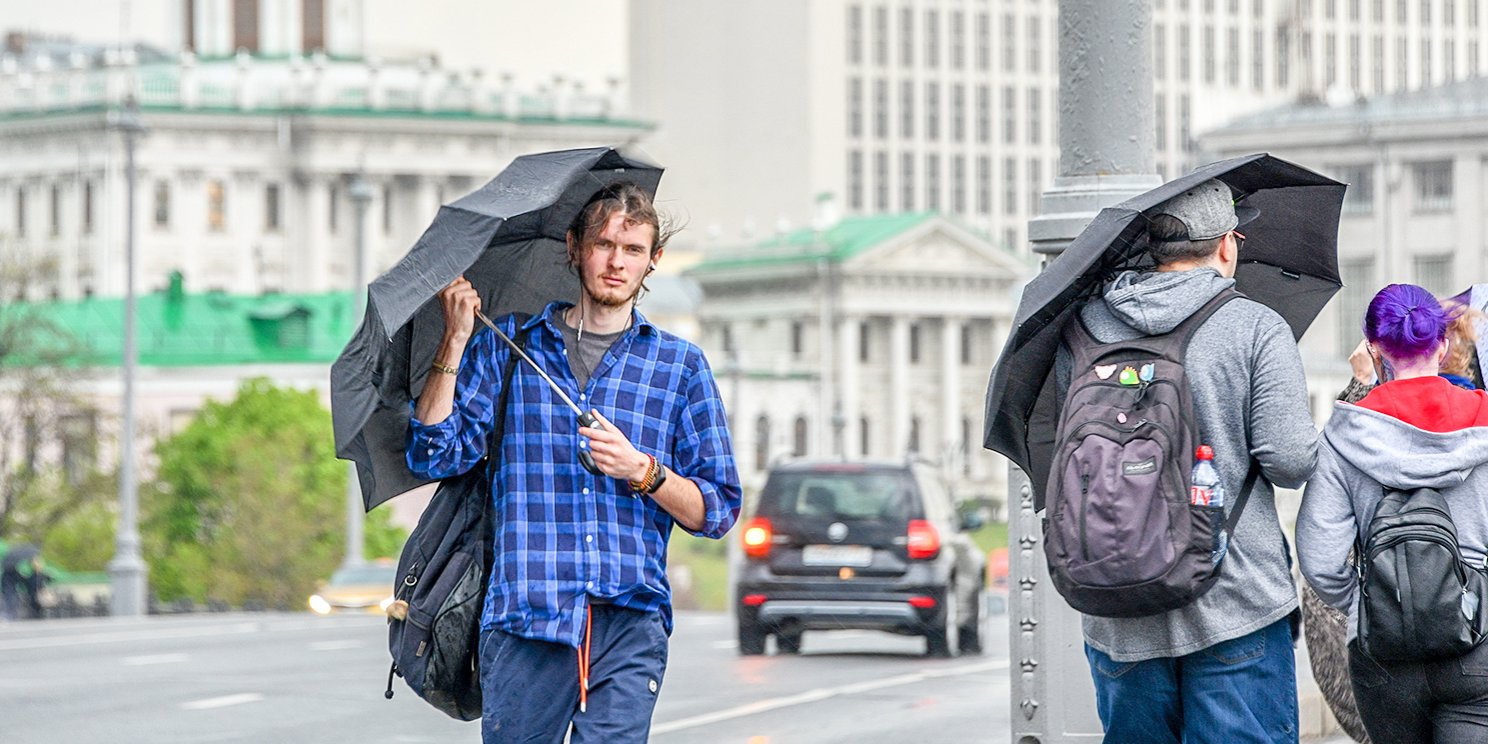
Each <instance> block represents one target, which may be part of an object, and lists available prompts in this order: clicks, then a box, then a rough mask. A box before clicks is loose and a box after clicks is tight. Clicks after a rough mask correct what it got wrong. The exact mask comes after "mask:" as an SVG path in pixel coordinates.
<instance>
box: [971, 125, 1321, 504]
mask: <svg viewBox="0 0 1488 744" xmlns="http://www.w3.org/2000/svg"><path fill="white" fill-rule="evenodd" d="M1211 178H1217V179H1219V180H1221V181H1223V182H1224V183H1225V184H1227V185H1228V186H1229V187H1230V189H1231V191H1233V192H1234V193H1235V196H1236V202H1237V203H1239V204H1243V205H1247V206H1251V207H1255V208H1257V209H1259V210H1260V215H1259V216H1258V217H1256V218H1255V219H1254V220H1253V221H1251V222H1249V223H1247V224H1246V225H1245V226H1244V228H1243V232H1244V233H1245V236H1246V241H1245V245H1244V247H1243V248H1242V249H1241V250H1240V265H1239V267H1238V269H1237V270H1236V273H1235V286H1236V288H1237V289H1239V290H1240V291H1241V292H1244V293H1245V294H1246V295H1248V296H1249V297H1250V298H1251V299H1253V300H1256V301H1258V302H1261V303H1263V304H1265V305H1266V306H1268V307H1270V308H1271V309H1273V310H1275V311H1276V312H1277V313H1279V314H1280V315H1281V316H1282V318H1284V319H1286V321H1287V324H1288V325H1290V326H1291V329H1292V334H1293V336H1295V337H1298V338H1300V337H1301V336H1302V333H1303V332H1304V331H1306V330H1307V327H1308V326H1309V325H1311V324H1312V321H1313V320H1314V319H1316V318H1317V314H1318V313H1319V312H1321V311H1322V309H1323V306H1324V305H1326V304H1327V303H1328V300H1329V299H1330V298H1332V296H1333V294H1334V293H1335V292H1337V291H1338V289H1339V287H1341V286H1343V284H1342V281H1341V280H1340V279H1339V277H1338V218H1339V214H1340V212H1341V210H1342V208H1343V193H1344V190H1345V189H1346V186H1345V185H1344V184H1342V183H1339V182H1338V181H1335V180H1333V179H1331V178H1328V177H1327V176H1324V175H1322V174H1319V173H1315V172H1313V171H1311V170H1308V169H1306V168H1303V167H1302V166H1299V165H1296V164H1294V163H1289V162H1287V161H1285V160H1282V159H1280V158H1276V157H1272V156H1271V155H1267V154H1256V155H1247V156H1244V157H1239V158H1233V159H1231V160H1224V161H1220V162H1217V163H1211V164H1209V165H1206V166H1204V167H1202V168H1199V169H1198V170H1195V171H1194V172H1192V173H1189V174H1187V175H1185V176H1183V177H1181V178H1178V179H1175V180H1173V181H1169V182H1168V183H1165V184H1163V185H1162V186H1159V187H1157V188H1155V189H1153V190H1151V191H1148V192H1146V193H1144V194H1141V195H1139V196H1135V197H1132V198H1131V199H1128V200H1126V201H1124V202H1122V203H1120V204H1117V205H1116V206H1113V207H1108V208H1106V209H1103V210H1101V212H1100V213H1099V214H1097V215H1096V217H1095V219H1094V220H1093V221H1092V222H1091V223H1090V225H1089V226H1087V227H1086V228H1085V230H1084V231H1083V232H1081V233H1080V235H1079V237H1077V238H1075V240H1074V242H1073V243H1071V244H1070V245H1069V247H1068V248H1066V249H1065V250H1064V252H1063V253H1061V254H1059V256H1058V257H1056V258H1055V259H1054V260H1053V261H1051V262H1050V263H1049V265H1048V267H1047V268H1046V269H1045V270H1044V271H1043V273H1041V274H1039V275H1038V276H1036V277H1034V278H1033V280H1032V281H1030V282H1029V283H1028V285H1027V286H1026V287H1025V288H1024V290H1023V296H1022V299H1021V300H1020V301H1019V303H1018V312H1017V315H1016V316H1015V317H1014V319H1013V328H1012V331H1011V332H1010V333H1009V334H1008V340H1007V344H1006V345H1005V346H1004V347H1003V349H1002V354H1001V355H1000V356H999V357H998V360H997V364H996V365H995V366H994V367H993V368H992V379H991V381H990V382H989V383H988V386H987V410H986V430H985V432H984V441H983V444H984V445H985V446H986V447H987V449H991V450H995V451H997V452H1000V453H1002V454H1003V455H1006V456H1007V457H1008V458H1009V459H1011V460H1012V461H1013V462H1014V463H1017V465H1018V466H1019V467H1021V468H1023V470H1024V471H1025V472H1027V473H1028V475H1029V477H1030V479H1032V481H1033V483H1034V489H1035V490H1034V493H1035V499H1036V501H1038V502H1039V503H1041V500H1042V494H1043V487H1044V483H1045V482H1046V480H1047V478H1048V474H1049V473H1048V470H1049V464H1050V458H1051V456H1052V452H1051V449H1052V446H1053V439H1054V430H1055V427H1056V425H1057V421H1058V409H1059V406H1060V404H1061V403H1062V401H1059V400H1058V399H1057V397H1058V396H1057V391H1056V390H1055V384H1054V379H1053V378H1054V375H1053V374H1052V371H1053V367H1054V354H1055V351H1056V350H1057V349H1058V347H1059V338H1060V334H1061V333H1062V331H1063V329H1064V324H1065V323H1066V322H1067V321H1068V320H1069V319H1070V317H1071V316H1072V315H1073V314H1074V313H1075V312H1077V311H1078V310H1079V308H1080V306H1081V305H1083V304H1084V302H1085V301H1086V300H1088V299H1090V298H1092V297H1094V296H1096V295H1098V294H1099V293H1100V290H1101V287H1102V286H1103V285H1104V284H1105V282H1106V281H1108V280H1109V279H1111V278H1112V277H1113V276H1114V275H1115V274H1117V273H1118V272H1120V271H1124V270H1127V269H1140V268H1146V267H1151V266H1152V259H1151V257H1150V256H1149V255H1148V253H1147V250H1146V249H1147V221H1146V218H1145V216H1144V215H1145V214H1146V213H1148V212H1149V211H1151V210H1152V209H1153V208H1155V207H1157V206H1159V205H1161V204H1163V203H1164V202H1166V201H1168V200H1169V199H1171V198H1173V197H1175V196H1177V195H1179V194H1181V193H1183V192H1184V191H1187V190H1189V189H1191V188H1193V187H1195V186H1197V185H1199V184H1201V183H1203V182H1205V181H1208V180H1209V179H1211Z"/></svg>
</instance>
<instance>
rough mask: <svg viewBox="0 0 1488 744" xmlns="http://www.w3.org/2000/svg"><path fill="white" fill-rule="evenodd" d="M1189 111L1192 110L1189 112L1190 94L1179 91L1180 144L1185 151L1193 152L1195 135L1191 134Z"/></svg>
mask: <svg viewBox="0 0 1488 744" xmlns="http://www.w3.org/2000/svg"><path fill="white" fill-rule="evenodd" d="M1189 113H1190V112H1189V105H1188V94H1187V93H1179V94H1178V146H1179V147H1181V148H1183V151H1184V152H1192V151H1193V149H1194V143H1193V137H1191V136H1190V134H1191V130H1190V129H1189V126H1190V122H1189V119H1188V117H1189Z"/></svg>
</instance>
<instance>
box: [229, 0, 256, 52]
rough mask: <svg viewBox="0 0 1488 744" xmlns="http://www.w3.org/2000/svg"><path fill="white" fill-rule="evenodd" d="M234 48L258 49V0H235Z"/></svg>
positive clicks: (233, 5) (251, 50) (252, 50)
mask: <svg viewBox="0 0 1488 744" xmlns="http://www.w3.org/2000/svg"><path fill="white" fill-rule="evenodd" d="M232 7H233V29H232V31H233V49H246V50H248V51H250V52H256V51H258V0H233V4H232Z"/></svg>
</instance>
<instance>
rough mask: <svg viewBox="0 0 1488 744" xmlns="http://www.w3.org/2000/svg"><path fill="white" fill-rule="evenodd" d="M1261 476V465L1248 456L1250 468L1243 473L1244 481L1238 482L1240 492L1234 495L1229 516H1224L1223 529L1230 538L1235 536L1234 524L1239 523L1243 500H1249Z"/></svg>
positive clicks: (1243, 507) (1243, 509)
mask: <svg viewBox="0 0 1488 744" xmlns="http://www.w3.org/2000/svg"><path fill="white" fill-rule="evenodd" d="M1260 478H1261V465H1260V463H1258V462H1256V459H1255V458H1254V457H1251V458H1250V470H1249V471H1247V472H1246V473H1245V482H1244V483H1241V484H1240V493H1239V494H1238V495H1236V496H1235V505H1234V506H1233V507H1231V508H1230V514H1229V516H1227V517H1225V521H1224V530H1225V532H1226V533H1228V534H1229V536H1230V537H1231V538H1233V537H1234V536H1235V525H1236V524H1239V523H1240V512H1243V511H1245V502H1247V501H1249V500H1250V491H1251V489H1253V488H1255V484H1256V481H1258V480H1260Z"/></svg>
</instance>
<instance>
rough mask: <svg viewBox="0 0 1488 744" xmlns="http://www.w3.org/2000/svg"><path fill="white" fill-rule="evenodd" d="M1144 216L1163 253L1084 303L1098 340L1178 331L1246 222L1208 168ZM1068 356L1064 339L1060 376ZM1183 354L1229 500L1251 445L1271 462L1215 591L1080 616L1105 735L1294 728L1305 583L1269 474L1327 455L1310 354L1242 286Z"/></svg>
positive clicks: (1286, 476)
mask: <svg viewBox="0 0 1488 744" xmlns="http://www.w3.org/2000/svg"><path fill="white" fill-rule="evenodd" d="M1148 219H1149V233H1150V237H1151V239H1152V240H1151V248H1150V250H1151V253H1152V256H1153V259H1154V260H1155V262H1156V264H1157V266H1156V269H1155V270H1153V271H1147V272H1126V273H1123V274H1121V275H1120V276H1118V277H1116V279H1115V280H1114V281H1112V282H1111V283H1110V284H1109V285H1108V286H1107V287H1106V288H1105V292H1104V296H1103V297H1101V298H1100V299H1096V300H1093V301H1091V302H1089V303H1088V304H1087V305H1086V306H1085V307H1084V308H1082V309H1081V314H1080V316H1081V319H1082V320H1083V321H1084V323H1085V324H1086V327H1087V328H1088V329H1089V330H1090V331H1091V332H1092V334H1093V335H1094V336H1095V337H1096V339H1097V340H1099V341H1100V342H1102V343H1110V342H1114V341H1119V340H1124V339H1132V338H1138V337H1141V336H1148V335H1156V334H1162V333H1167V332H1168V331H1171V330H1172V329H1173V328H1175V327H1177V326H1178V324H1179V323H1181V322H1183V320H1184V319H1186V318H1188V317H1189V316H1190V315H1192V314H1193V313H1194V312H1195V311H1196V310H1198V309H1199V308H1200V307H1202V306H1203V305H1204V304H1205V303H1207V302H1208V301H1209V300H1210V299H1212V298H1213V297H1214V296H1215V295H1216V294H1218V293H1219V292H1220V291H1222V290H1223V289H1225V288H1227V287H1231V286H1233V285H1234V278H1233V277H1234V275H1235V267H1236V265H1237V263H1238V260H1239V256H1240V251H1241V246H1242V243H1243V242H1244V240H1245V238H1244V236H1243V235H1241V234H1240V233H1238V232H1236V228H1237V227H1239V225H1240V219H1239V217H1238V216H1237V214H1236V210H1235V206H1234V201H1233V195H1232V194H1231V192H1230V189H1229V187H1228V186H1226V185H1225V184H1224V183H1222V182H1220V181H1217V180H1211V181H1208V182H1206V183H1204V184H1202V185H1200V186H1198V187H1195V188H1193V189H1191V190H1189V191H1187V192H1184V193H1183V194H1180V195H1179V196H1177V197H1174V198H1173V199H1172V200H1170V201H1168V202H1167V203H1166V204H1164V205H1163V206H1161V207H1159V208H1157V209H1156V210H1155V211H1154V213H1151V214H1149V215H1148ZM1071 365H1072V361H1071V355H1070V353H1069V351H1068V349H1065V348H1061V349H1060V351H1059V356H1058V357H1057V359H1056V370H1057V374H1058V375H1059V377H1058V380H1059V382H1060V385H1061V389H1065V388H1067V387H1068V384H1069V380H1070V377H1071ZM1184 366H1185V367H1186V369H1187V370H1188V378H1189V381H1190V386H1191V387H1192V392H1193V405H1194V411H1195V415H1196V416H1197V417H1198V427H1199V431H1201V432H1202V433H1203V438H1204V442H1205V443H1206V444H1209V445H1210V446H1211V447H1213V449H1214V453H1215V455H1214V462H1215V465H1216V466H1217V467H1218V469H1219V473H1220V478H1221V481H1222V485H1223V487H1224V489H1225V491H1226V492H1227V493H1228V494H1229V497H1228V498H1229V503H1230V504H1234V503H1235V502H1237V501H1238V500H1239V498H1238V497H1239V491H1240V488H1241V485H1242V483H1243V482H1244V481H1245V479H1246V474H1247V472H1248V471H1249V469H1250V467H1251V463H1252V461H1254V462H1255V464H1256V466H1257V467H1258V468H1259V471H1260V475H1261V476H1262V477H1260V478H1257V479H1256V481H1255V485H1254V486H1253V488H1252V490H1251V493H1250V496H1249V499H1248V503H1247V504H1246V506H1245V509H1244V511H1243V513H1242V515H1241V517H1240V520H1239V522H1238V523H1237V524H1236V525H1235V530H1234V534H1233V537H1232V538H1231V540H1230V543H1229V550H1228V553H1227V554H1226V556H1225V558H1224V563H1223V566H1222V572H1221V574H1220V577H1219V579H1218V580H1217V581H1216V582H1215V584H1214V585H1213V587H1212V588H1211V589H1210V590H1209V591H1208V592H1206V593H1205V594H1203V595H1201V596H1200V597H1199V598H1198V599H1197V600H1195V601H1194V602H1193V603H1192V604H1189V605H1187V606H1184V607H1181V608H1179V609H1176V610H1172V611H1170V612H1165V613H1162V614H1158V615H1149V616H1145V617H1136V618H1107V617H1095V616H1089V615H1087V616H1084V618H1083V627H1084V635H1085V644H1086V656H1087V658H1088V659H1089V661H1090V668H1091V674H1092V676H1093V678H1094V680H1095V690H1096V704H1097V709H1098V711H1099V713H1100V718H1101V723H1102V725H1103V726H1104V728H1105V731H1106V739H1105V741H1106V742H1107V743H1108V744H1120V743H1122V742H1142V743H1143V744H1160V743H1162V742H1173V743H1174V744H1177V743H1178V742H1194V741H1214V742H1221V741H1222V742H1283V741H1291V742H1295V741H1296V740H1297V688H1296V677H1295V659H1294V657H1293V652H1292V641H1293V636H1292V628H1291V622H1290V621H1289V616H1290V615H1292V613H1293V612H1294V611H1295V610H1296V609H1297V591H1296V586H1295V585H1294V584H1293V583H1292V575H1291V568H1290V563H1291V561H1290V558H1289V556H1288V549H1287V544H1286V538H1285V537H1284V536H1283V534H1282V530H1281V525H1280V523H1279V521H1278V518H1277V514H1276V499H1275V494H1274V492H1273V490H1272V484H1275V485H1277V486H1283V487H1287V488H1295V487H1298V486H1300V485H1302V483H1303V481H1305V480H1306V479H1307V477H1308V476H1309V475H1310V474H1311V473H1312V468H1313V464H1314V462H1315V460H1316V456H1317V430H1316V428H1315V427H1314V426H1313V422H1312V419H1311V417H1310V415H1309V413H1308V405H1307V386H1306V381H1305V380H1304V378H1303V372H1302V359H1301V356H1300V355H1299V354H1298V352H1297V345H1296V343H1295V341H1294V340H1293V338H1292V333H1291V330H1290V329H1289V328H1288V326H1287V324H1286V321H1284V320H1282V318H1281V316H1279V315H1277V314H1276V313H1275V312H1274V311H1272V310H1271V309H1270V308H1267V307H1266V306H1264V305H1261V304H1260V303H1257V302H1254V301H1252V300H1249V299H1245V298H1241V299H1237V300H1234V301H1231V302H1228V303H1225V304H1224V305H1223V306H1222V307H1220V308H1219V309H1218V310H1217V311H1215V313H1214V315H1213V316H1211V317H1210V318H1209V319H1208V320H1206V321H1205V322H1204V323H1203V325H1201V326H1200V327H1199V329H1198V331H1197V332H1195V334H1194V336H1193V339H1192V341H1191V342H1190V344H1189V346H1188V351H1187V356H1186V357H1185V359H1184Z"/></svg>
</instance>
